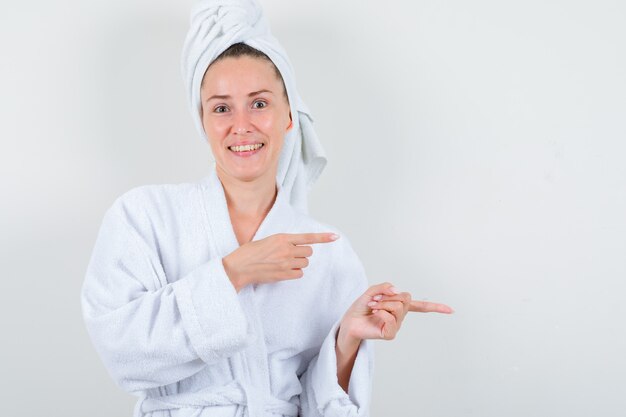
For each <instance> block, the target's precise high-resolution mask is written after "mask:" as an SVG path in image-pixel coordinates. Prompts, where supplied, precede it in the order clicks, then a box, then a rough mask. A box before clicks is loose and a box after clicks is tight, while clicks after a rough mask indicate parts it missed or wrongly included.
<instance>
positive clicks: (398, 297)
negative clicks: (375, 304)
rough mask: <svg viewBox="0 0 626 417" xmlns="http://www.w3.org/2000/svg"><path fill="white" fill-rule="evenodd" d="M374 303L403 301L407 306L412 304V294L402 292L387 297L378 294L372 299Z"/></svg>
mask: <svg viewBox="0 0 626 417" xmlns="http://www.w3.org/2000/svg"><path fill="white" fill-rule="evenodd" d="M372 300H374V301H402V302H403V303H406V304H407V305H408V304H410V303H411V301H412V300H411V294H410V293H408V292H401V293H400V294H394V295H386V294H377V295H375V296H373V297H372Z"/></svg>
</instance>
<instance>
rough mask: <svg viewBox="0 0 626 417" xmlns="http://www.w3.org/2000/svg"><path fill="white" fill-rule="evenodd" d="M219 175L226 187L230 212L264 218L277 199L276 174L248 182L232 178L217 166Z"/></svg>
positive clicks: (225, 191)
mask: <svg viewBox="0 0 626 417" xmlns="http://www.w3.org/2000/svg"><path fill="white" fill-rule="evenodd" d="M217 176H218V178H219V179H220V182H221V183H222V186H223V187H224V194H225V196H226V203H227V204H228V210H229V211H230V212H234V213H237V214H238V215H241V216H245V217H263V218H264V217H265V216H266V215H267V213H268V212H269V211H270V209H271V208H272V205H273V204H274V201H275V200H276V196H277V194H278V189H277V187H276V176H275V175H272V176H270V177H268V178H258V179H256V180H254V181H249V182H246V181H239V180H236V179H233V178H231V177H230V176H228V175H226V174H225V173H223V172H222V171H221V169H220V168H219V167H217Z"/></svg>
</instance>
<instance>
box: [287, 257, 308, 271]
mask: <svg viewBox="0 0 626 417" xmlns="http://www.w3.org/2000/svg"><path fill="white" fill-rule="evenodd" d="M290 264H291V269H302V268H306V267H307V266H309V260H308V259H307V258H294V259H293V261H291V262H290Z"/></svg>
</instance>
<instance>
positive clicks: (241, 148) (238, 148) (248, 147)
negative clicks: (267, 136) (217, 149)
mask: <svg viewBox="0 0 626 417" xmlns="http://www.w3.org/2000/svg"><path fill="white" fill-rule="evenodd" d="M262 147H263V144H262V143H255V144H250V145H239V146H229V147H228V149H230V150H231V151H233V152H252V151H256V150H257V149H261V148H262Z"/></svg>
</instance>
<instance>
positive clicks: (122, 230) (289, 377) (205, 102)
mask: <svg viewBox="0 0 626 417" xmlns="http://www.w3.org/2000/svg"><path fill="white" fill-rule="evenodd" d="M224 4H227V5H224ZM257 7H258V6H256V4H254V3H248V2H237V1H232V2H219V1H203V2H200V3H199V6H197V7H196V8H195V9H194V12H193V15H192V16H193V18H192V29H191V30H190V35H189V36H188V39H187V44H186V47H185V52H184V53H183V62H184V63H187V64H189V62H190V61H192V62H193V64H192V65H187V67H188V68H192V70H191V71H190V72H189V73H190V74H191V76H190V77H189V80H190V81H189V84H190V89H189V91H190V92H191V94H190V96H191V98H192V109H194V111H195V113H194V116H196V117H197V123H198V126H200V128H201V133H203V135H204V137H205V138H206V140H208V142H209V144H210V146H211V150H212V153H213V156H214V159H215V164H214V166H213V167H212V168H211V170H210V173H209V175H207V176H206V177H204V178H202V179H201V180H199V181H197V182H193V183H183V184H165V185H146V186H141V187H137V188H134V189H132V190H130V191H128V192H126V193H124V194H123V195H122V196H120V197H119V198H117V199H116V200H115V202H114V203H113V205H112V206H111V207H110V208H109V209H108V211H107V212H106V214H105V217H104V220H103V223H102V226H101V228H100V231H99V234H98V238H97V241H96V244H95V247H94V250H93V253H92V257H91V260H90V263H89V266H88V270H87V274H86V278H85V283H84V286H83V292H82V306H83V315H84V318H85V322H86V325H87V328H88V330H89V333H90V335H91V337H92V340H93V342H94V345H95V347H96V349H97V351H98V352H99V354H100V356H101V357H102V360H103V362H104V364H105V366H106V367H107V369H108V370H109V372H110V374H111V376H112V377H113V379H114V380H115V381H116V383H117V384H118V385H119V386H120V387H122V388H123V389H125V390H127V391H128V392H131V393H134V394H137V395H139V396H140V399H139V401H138V402H137V406H136V408H135V416H136V417H138V416H150V417H157V416H177V417H182V416H189V417H190V416H195V417H198V416H211V417H213V416H229V417H234V416H252V417H256V416H266V415H267V416H269V415H279V416H289V417H295V416H303V417H320V416H367V415H369V400H370V393H371V382H372V370H373V346H372V345H371V341H372V339H387V340H389V339H393V338H394V337H395V335H396V333H397V332H398V330H399V329H400V326H401V324H402V321H403V319H404V317H405V315H406V314H407V312H408V311H423V312H428V311H436V312H441V313H450V312H451V309H450V308H449V307H447V306H445V305H443V304H436V303H426V302H418V301H413V300H411V296H410V294H408V293H406V292H400V291H398V290H397V289H396V288H395V287H394V286H393V285H392V284H391V283H389V282H385V283H382V284H377V285H373V286H368V283H367V279H366V276H365V273H364V271H363V267H362V265H361V262H360V261H359V259H358V257H357V255H356V254H355V253H354V251H353V249H352V247H351V245H350V243H349V241H348V239H347V238H346V237H345V236H342V235H341V233H339V231H338V230H337V229H336V228H333V227H331V226H329V225H324V224H322V223H320V222H317V221H316V220H314V219H312V218H311V217H310V216H308V215H307V214H306V199H305V197H306V191H307V189H308V186H310V184H311V183H312V181H314V180H315V178H316V177H317V175H319V173H320V172H321V168H319V166H318V168H317V172H316V173H315V172H313V171H312V170H311V169H310V161H311V160H312V159H314V158H311V153H312V151H311V150H312V149H313V150H315V149H318V150H319V149H321V148H320V147H319V144H316V143H315V140H316V137H315V136H314V134H313V131H312V127H311V126H310V119H309V116H308V114H307V113H306V112H305V107H304V105H303V103H302V101H301V99H300V98H299V96H298V95H297V93H296V91H295V88H294V86H293V76H292V74H291V67H290V66H289V65H288V60H287V59H286V56H282V60H281V57H280V55H281V53H282V49H280V48H279V47H278V46H277V44H276V41H275V39H273V38H271V35H269V33H268V32H267V31H263V30H261V29H263V27H264V23H263V20H262V16H261V14H260V11H259V9H258V8H257ZM194 19H195V20H194ZM216 28H217V29H216ZM242 28H244V29H245V28H248V30H247V32H246V30H244V29H242ZM218 29H219V30H218ZM202 30H204V31H205V32H204V34H203V33H201V32H202ZM229 30H230V31H231V32H230V35H233V33H234V34H238V35H237V36H227V35H228V34H229ZM207 34H209V35H210V34H213V35H214V36H213V37H211V36H208V35H207ZM216 34H218V35H216ZM220 35H222V38H220ZM246 36H247V37H246ZM224 37H225V38H227V40H224ZM218 38H220V39H218ZM238 38H243V39H242V40H243V42H241V41H239V40H238ZM220 42H221V43H220ZM216 44H219V46H215V45H216ZM250 44H253V45H256V46H259V47H260V48H259V49H257V48H254V47H252V46H250ZM268 45H271V46H272V47H270V46H268ZM264 46H265V48H264ZM211 47H214V51H213V52H211V53H209V54H208V57H207V52H206V51H207V50H210V49H211ZM194 48H195V49H194ZM261 49H266V50H267V51H268V53H269V54H270V55H271V54H274V55H276V56H275V58H274V60H273V59H272V58H270V56H269V55H268V54H266V53H264V52H263V51H261ZM193 51H196V52H197V51H200V52H198V53H196V55H195V58H193V59H190V57H192V56H194V52H193ZM215 51H219V53H217V52H215ZM276 51H279V52H278V53H277V52H276ZM277 63H279V65H280V66H282V68H279V66H278V65H277ZM307 152H308V154H307ZM316 156H317V157H318V159H319V158H321V156H320V154H319V153H318V155H316ZM307 164H308V165H307ZM322 168H323V165H322ZM312 172H313V173H312Z"/></svg>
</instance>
